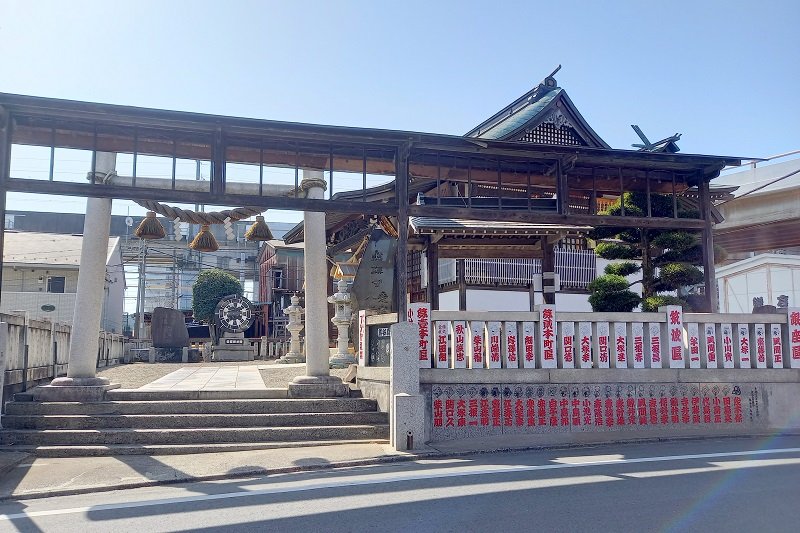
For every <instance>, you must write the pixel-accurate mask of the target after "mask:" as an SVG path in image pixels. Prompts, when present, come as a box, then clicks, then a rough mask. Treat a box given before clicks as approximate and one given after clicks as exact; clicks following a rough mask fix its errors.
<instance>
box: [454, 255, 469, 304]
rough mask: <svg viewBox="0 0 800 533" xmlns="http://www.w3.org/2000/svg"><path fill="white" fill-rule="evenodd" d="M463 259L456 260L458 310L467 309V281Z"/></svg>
mask: <svg viewBox="0 0 800 533" xmlns="http://www.w3.org/2000/svg"><path fill="white" fill-rule="evenodd" d="M465 278H466V276H465V265H464V260H463V259H458V260H456V283H458V310H459V311H466V310H467V282H466V279H465Z"/></svg>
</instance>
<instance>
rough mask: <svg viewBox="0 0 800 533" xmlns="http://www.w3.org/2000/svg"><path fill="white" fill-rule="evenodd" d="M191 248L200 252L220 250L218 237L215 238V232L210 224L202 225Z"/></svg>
mask: <svg viewBox="0 0 800 533" xmlns="http://www.w3.org/2000/svg"><path fill="white" fill-rule="evenodd" d="M189 248H191V249H192V250H197V251H198V252H216V251H217V250H219V244H217V239H215V238H214V234H213V233H211V230H210V229H209V226H208V224H203V225H202V226H201V227H200V231H199V232H198V233H197V235H196V236H195V238H194V240H193V241H192V243H191V244H190V245H189Z"/></svg>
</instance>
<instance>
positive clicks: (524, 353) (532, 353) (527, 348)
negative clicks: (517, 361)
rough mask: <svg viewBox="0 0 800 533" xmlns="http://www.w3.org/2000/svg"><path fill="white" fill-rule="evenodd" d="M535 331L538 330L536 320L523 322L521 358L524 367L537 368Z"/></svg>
mask: <svg viewBox="0 0 800 533" xmlns="http://www.w3.org/2000/svg"><path fill="white" fill-rule="evenodd" d="M534 331H536V323H535V322H523V323H522V333H521V335H522V340H521V341H520V346H521V348H520V358H521V359H522V367H523V368H536V344H535V343H536V340H535V338H534V337H535V336H534Z"/></svg>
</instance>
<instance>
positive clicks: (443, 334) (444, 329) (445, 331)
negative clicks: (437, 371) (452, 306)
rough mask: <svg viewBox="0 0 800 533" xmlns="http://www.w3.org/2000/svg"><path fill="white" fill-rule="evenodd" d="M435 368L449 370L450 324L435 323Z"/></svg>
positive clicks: (441, 321) (439, 321)
mask: <svg viewBox="0 0 800 533" xmlns="http://www.w3.org/2000/svg"><path fill="white" fill-rule="evenodd" d="M435 324H436V358H435V361H434V363H435V366H436V368H450V361H449V358H448V356H449V355H450V322H447V321H444V320H438V321H436V323H435Z"/></svg>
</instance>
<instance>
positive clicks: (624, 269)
mask: <svg viewBox="0 0 800 533" xmlns="http://www.w3.org/2000/svg"><path fill="white" fill-rule="evenodd" d="M623 206H624V210H625V215H626V216H646V214H647V212H648V208H647V196H646V195H645V194H644V193H633V192H627V193H625V194H623V195H622V196H621V197H620V198H619V199H617V201H615V202H614V203H613V204H611V205H610V206H609V208H608V209H607V210H606V211H605V212H604V213H603V214H607V215H616V216H620V215H622V209H623ZM650 213H651V214H652V216H654V217H672V216H673V201H672V196H671V195H662V194H651V195H650ZM696 216H697V213H696V212H694V211H690V210H680V209H679V211H678V217H679V218H687V217H696ZM589 237H590V238H592V239H594V240H598V241H602V242H599V243H598V244H597V246H596V248H595V253H596V254H597V255H598V256H599V257H602V258H604V259H610V260H622V262H621V263H614V264H611V265H608V266H607V267H606V269H605V274H604V275H602V276H599V277H598V278H597V279H596V280H595V282H593V283H592V284H590V285H589V290H590V292H591V293H592V294H591V296H590V297H589V303H590V304H591V306H592V309H593V310H595V311H619V310H625V311H632V310H633V309H634V308H636V307H637V306H638V305H639V304H640V303H641V304H642V309H643V310H645V311H650V310H656V309H657V308H658V306H659V305H666V303H664V302H667V303H669V304H675V305H683V306H684V307H686V308H689V307H690V306H689V305H688V304H687V302H686V301H685V300H683V299H680V298H677V297H674V296H666V295H661V294H659V293H662V292H666V291H675V290H680V289H682V288H684V287H686V286H689V285H695V284H697V283H699V282H701V281H702V280H703V273H702V272H701V271H700V270H699V269H698V268H697V266H696V265H700V264H702V258H703V249H702V246H701V245H700V243H699V242H698V236H697V233H696V232H693V231H681V230H658V229H644V228H620V227H599V228H595V229H594V230H592V232H591V233H590V234H589ZM631 260H636V261H640V263H641V264H636V263H633V262H632V261H631ZM637 272H638V273H640V274H641V276H640V279H638V280H635V281H633V282H630V281H628V280H627V279H625V277H624V276H631V275H633V274H636V273H637ZM620 279H622V280H623V281H624V286H623V284H622V283H621V282H620ZM636 283H641V286H642V296H641V297H639V296H638V295H636V293H633V292H632V291H630V287H631V286H632V285H634V284H636ZM631 294H633V295H634V296H636V299H634V298H633V297H631ZM634 302H635V303H634ZM653 306H655V307H653ZM621 307H625V308H626V309H620V308H621Z"/></svg>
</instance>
